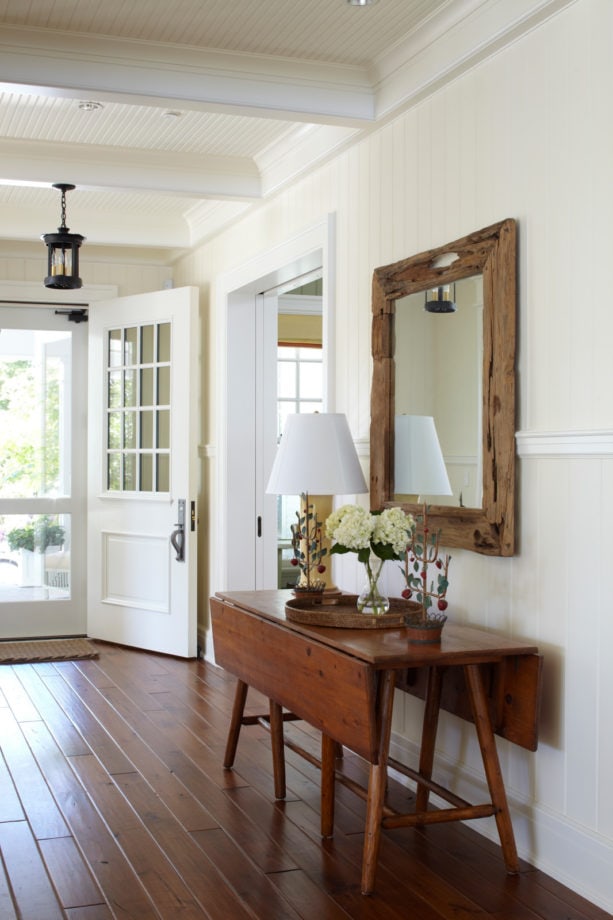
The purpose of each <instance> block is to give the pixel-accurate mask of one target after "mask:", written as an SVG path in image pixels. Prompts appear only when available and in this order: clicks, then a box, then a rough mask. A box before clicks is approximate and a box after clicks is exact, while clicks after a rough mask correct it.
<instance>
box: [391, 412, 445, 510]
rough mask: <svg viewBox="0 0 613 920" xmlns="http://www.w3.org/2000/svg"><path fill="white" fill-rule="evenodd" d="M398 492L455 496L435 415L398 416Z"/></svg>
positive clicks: (396, 487)
mask: <svg viewBox="0 0 613 920" xmlns="http://www.w3.org/2000/svg"><path fill="white" fill-rule="evenodd" d="M394 491H395V492H396V493H403V494H411V495H452V494H453V492H452V489H451V485H450V483H449V477H448V476H447V470H446V468H445V461H444V460H443V452H442V451H441V445H440V444H439V440H438V435H437V433H436V426H435V424H434V419H433V418H432V416H431V415H397V416H396V417H395V419H394Z"/></svg>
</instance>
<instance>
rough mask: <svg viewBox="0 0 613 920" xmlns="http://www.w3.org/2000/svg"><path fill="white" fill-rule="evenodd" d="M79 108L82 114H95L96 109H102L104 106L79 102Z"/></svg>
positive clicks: (97, 103)
mask: <svg viewBox="0 0 613 920" xmlns="http://www.w3.org/2000/svg"><path fill="white" fill-rule="evenodd" d="M79 108H80V109H81V111H82V112H97V111H98V109H103V108H104V106H103V105H102V103H101V102H80V103H79Z"/></svg>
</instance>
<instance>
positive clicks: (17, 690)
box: [0, 664, 39, 722]
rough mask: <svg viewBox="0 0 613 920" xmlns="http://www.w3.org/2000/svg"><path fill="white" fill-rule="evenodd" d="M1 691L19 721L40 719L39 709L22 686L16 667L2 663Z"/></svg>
mask: <svg viewBox="0 0 613 920" xmlns="http://www.w3.org/2000/svg"><path fill="white" fill-rule="evenodd" d="M0 691H2V694H3V695H4V698H5V699H6V702H7V705H8V707H9V709H10V710H11V712H12V713H13V715H14V716H15V719H16V720H17V721H18V722H25V721H27V720H28V719H38V718H39V715H38V710H37V709H36V706H35V705H34V704H33V702H32V700H31V699H30V697H29V696H28V694H27V692H26V690H25V689H24V688H23V687H22V685H21V683H20V681H19V678H18V677H17V673H16V671H15V668H14V667H11V666H9V665H5V664H4V665H0Z"/></svg>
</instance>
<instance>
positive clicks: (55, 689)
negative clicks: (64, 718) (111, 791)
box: [44, 669, 133, 773]
mask: <svg viewBox="0 0 613 920" xmlns="http://www.w3.org/2000/svg"><path fill="white" fill-rule="evenodd" d="M64 670H65V669H64ZM44 680H45V684H46V686H47V687H48V688H49V690H50V691H51V693H52V694H53V696H54V697H55V699H56V700H57V702H58V703H59V704H60V706H61V707H62V709H63V710H64V712H65V713H66V714H67V715H68V717H69V718H70V720H71V721H72V723H73V725H75V727H76V728H77V729H78V730H79V732H80V733H81V735H83V736H84V737H85V736H86V737H87V744H88V747H89V750H90V751H91V752H93V753H94V754H95V755H96V757H98V758H99V759H100V760H101V761H102V763H103V764H104V766H105V767H106V769H107V770H108V772H109V773H122V772H129V771H130V770H132V769H133V766H132V764H131V763H130V761H129V760H128V758H127V757H126V755H125V754H124V752H123V750H122V748H121V742H122V740H124V739H125V737H126V736H125V734H124V727H123V726H122V732H121V734H120V736H119V738H118V739H117V740H116V739H115V738H114V737H112V736H111V735H110V734H109V733H108V732H107V731H106V730H105V729H104V727H103V726H102V725H101V724H100V722H99V720H98V719H97V718H96V717H95V715H94V714H93V713H92V712H91V710H90V709H89V707H88V706H87V705H86V704H85V703H84V702H83V700H82V699H81V698H80V696H79V695H78V693H76V692H74V690H73V689H72V688H71V687H70V685H69V684H67V683H66V681H65V679H64V677H63V676H62V675H57V676H50V677H45V678H44Z"/></svg>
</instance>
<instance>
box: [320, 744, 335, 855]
mask: <svg viewBox="0 0 613 920" xmlns="http://www.w3.org/2000/svg"><path fill="white" fill-rule="evenodd" d="M336 751H337V744H336V742H335V741H333V740H332V738H330V737H328V735H322V736H321V836H322V837H332V836H333V834H334V766H335V764H334V761H335V759H336Z"/></svg>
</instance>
